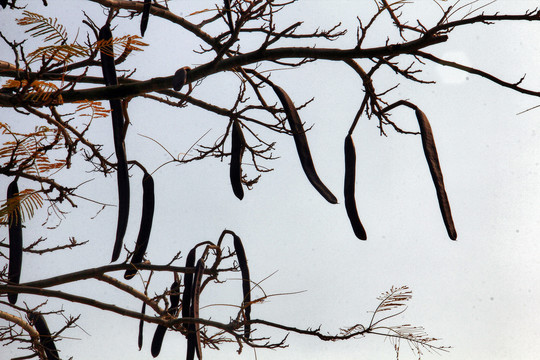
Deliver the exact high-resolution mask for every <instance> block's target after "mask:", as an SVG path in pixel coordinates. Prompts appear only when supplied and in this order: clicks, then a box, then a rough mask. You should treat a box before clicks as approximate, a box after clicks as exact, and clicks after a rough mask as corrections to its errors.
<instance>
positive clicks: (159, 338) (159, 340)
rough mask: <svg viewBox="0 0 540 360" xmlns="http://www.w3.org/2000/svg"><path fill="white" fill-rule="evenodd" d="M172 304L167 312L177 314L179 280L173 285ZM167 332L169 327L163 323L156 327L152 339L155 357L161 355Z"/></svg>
mask: <svg viewBox="0 0 540 360" xmlns="http://www.w3.org/2000/svg"><path fill="white" fill-rule="evenodd" d="M170 299H171V304H170V307H169V308H168V309H167V312H168V313H169V314H170V315H171V316H175V315H176V314H177V312H178V302H179V300H180V283H179V282H177V281H174V282H173V283H172V285H171V295H170ZM166 332H167V328H166V327H165V326H163V325H158V326H157V328H156V332H155V333H154V338H153V339H152V347H151V353H152V356H153V357H156V356H158V355H159V353H160V351H161V345H162V344H163V339H164V338H165V333H166Z"/></svg>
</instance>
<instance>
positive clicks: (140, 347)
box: [137, 302, 146, 351]
mask: <svg viewBox="0 0 540 360" xmlns="http://www.w3.org/2000/svg"><path fill="white" fill-rule="evenodd" d="M145 313H146V303H145V302H143V304H142V309H141V314H142V315H144V314H145ZM143 330H144V320H143V319H141V320H139V336H138V338H137V345H139V351H141V349H142V346H143Z"/></svg>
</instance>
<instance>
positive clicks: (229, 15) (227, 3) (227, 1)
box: [223, 0, 234, 34]
mask: <svg viewBox="0 0 540 360" xmlns="http://www.w3.org/2000/svg"><path fill="white" fill-rule="evenodd" d="M223 3H224V5H225V6H224V8H225V12H226V13H227V22H228V25H229V29H231V34H232V33H233V32H234V23H233V20H232V13H231V0H224V1H223Z"/></svg>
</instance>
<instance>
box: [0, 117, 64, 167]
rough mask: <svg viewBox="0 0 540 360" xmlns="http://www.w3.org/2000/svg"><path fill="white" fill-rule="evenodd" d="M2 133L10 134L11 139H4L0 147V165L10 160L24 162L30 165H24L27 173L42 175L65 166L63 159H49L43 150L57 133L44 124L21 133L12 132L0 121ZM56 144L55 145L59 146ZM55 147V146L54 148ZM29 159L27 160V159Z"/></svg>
mask: <svg viewBox="0 0 540 360" xmlns="http://www.w3.org/2000/svg"><path fill="white" fill-rule="evenodd" d="M0 128H1V129H2V133H3V134H9V135H11V136H12V137H13V138H14V140H13V141H5V142H4V143H3V144H2V146H1V148H0V166H6V165H7V164H8V163H9V162H10V161H12V162H13V163H14V164H13V166H17V164H21V163H23V162H24V163H26V164H30V165H31V166H30V167H25V169H24V171H25V172H26V173H28V174H37V175H43V174H44V173H46V172H50V171H52V170H58V169H61V168H62V167H64V166H65V163H66V161H65V160H64V159H61V160H58V159H55V160H54V161H51V159H49V155H48V154H47V152H45V151H43V150H42V149H43V147H44V146H48V144H50V143H51V141H53V139H54V137H55V136H57V133H56V132H55V131H53V130H51V129H49V128H48V127H46V126H41V127H39V128H36V129H35V131H34V132H30V133H26V134H21V133H17V132H14V131H12V130H11V129H10V127H9V126H8V125H7V124H5V123H0ZM59 146H60V145H57V146H56V147H59ZM56 147H55V148H56ZM28 159H30V160H31V161H30V162H28V161H27V160H28Z"/></svg>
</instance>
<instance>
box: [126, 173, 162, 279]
mask: <svg viewBox="0 0 540 360" xmlns="http://www.w3.org/2000/svg"><path fill="white" fill-rule="evenodd" d="M142 188H143V202H142V216H141V227H140V228H139V235H138V236H137V242H136V243H135V251H134V252H133V258H132V259H131V263H132V264H139V263H141V262H142V261H143V257H144V254H145V253H146V248H147V247H148V241H149V239H150V232H151V231H152V221H153V218H154V205H155V197H154V179H153V178H152V175H150V174H148V173H147V172H146V171H145V172H144V175H143V180H142ZM136 273H137V270H136V269H128V270H126V272H125V274H124V279H126V280H129V279H131V278H133V277H134V276H135V274H136Z"/></svg>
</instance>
